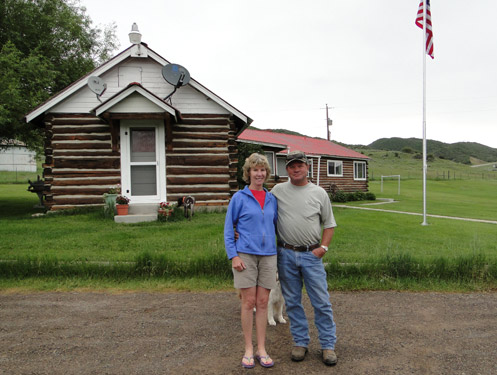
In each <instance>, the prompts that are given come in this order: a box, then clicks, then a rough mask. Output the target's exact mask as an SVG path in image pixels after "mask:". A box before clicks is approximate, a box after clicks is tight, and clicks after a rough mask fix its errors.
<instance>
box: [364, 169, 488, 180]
mask: <svg viewBox="0 0 497 375" xmlns="http://www.w3.org/2000/svg"><path fill="white" fill-rule="evenodd" d="M383 174H384V173H383ZM381 175H382V172H380V171H375V170H372V169H370V170H369V180H370V181H376V180H378V181H379V180H380V179H381ZM400 175H401V177H400V178H401V180H411V179H415V180H418V179H422V178H423V172H422V171H419V172H413V171H409V172H406V171H402V172H401V173H400ZM426 178H427V179H428V180H497V170H496V171H490V172H487V171H486V172H461V171H456V170H450V169H447V170H428V172H427V173H426Z"/></svg>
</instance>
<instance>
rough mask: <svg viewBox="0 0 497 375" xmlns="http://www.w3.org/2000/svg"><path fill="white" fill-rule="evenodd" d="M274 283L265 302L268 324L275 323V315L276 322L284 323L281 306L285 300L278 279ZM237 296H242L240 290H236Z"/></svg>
mask: <svg viewBox="0 0 497 375" xmlns="http://www.w3.org/2000/svg"><path fill="white" fill-rule="evenodd" d="M276 277H278V275H276ZM276 284H277V286H276V289H271V292H270V293H269V300H268V303H267V322H268V324H269V325H270V326H275V325H276V321H275V320H274V318H275V316H276V320H277V321H278V323H282V324H285V323H286V320H285V318H283V306H284V305H285V300H284V299H283V294H282V293H281V285H280V281H279V280H276ZM238 298H240V299H241V298H242V294H241V293H240V290H238ZM254 312H255V307H254Z"/></svg>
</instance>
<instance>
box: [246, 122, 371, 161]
mask: <svg viewBox="0 0 497 375" xmlns="http://www.w3.org/2000/svg"><path fill="white" fill-rule="evenodd" d="M238 140H239V141H242V142H243V141H248V142H252V143H259V144H267V143H274V144H279V145H283V146H286V149H285V150H283V151H281V153H288V152H290V151H296V150H299V151H303V152H305V153H306V155H310V156H313V155H315V156H336V157H340V158H348V159H363V160H364V159H369V157H367V156H366V155H363V154H361V153H359V152H356V151H354V150H350V149H348V148H346V147H343V146H340V145H337V144H336V143H333V142H331V141H328V140H326V139H322V138H312V137H307V136H301V135H293V134H285V133H276V132H272V131H269V130H255V129H245V130H244V131H243V133H241V134H240V135H239V136H238Z"/></svg>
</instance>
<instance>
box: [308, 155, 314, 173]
mask: <svg viewBox="0 0 497 375" xmlns="http://www.w3.org/2000/svg"><path fill="white" fill-rule="evenodd" d="M308 160H309V172H308V173H307V177H309V178H312V167H313V164H314V159H308Z"/></svg>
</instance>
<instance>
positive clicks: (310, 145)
mask: <svg viewBox="0 0 497 375" xmlns="http://www.w3.org/2000/svg"><path fill="white" fill-rule="evenodd" d="M237 141H238V142H245V143H252V144H257V145H260V146H261V147H262V149H263V150H264V152H265V154H266V156H267V158H268V161H269V164H270V165H271V170H272V175H271V178H270V179H269V181H268V183H267V186H268V187H269V188H272V187H273V186H274V185H275V184H276V183H278V182H284V181H287V180H288V176H287V174H286V168H285V155H286V154H287V153H288V152H290V151H296V150H299V151H303V152H305V154H306V155H307V157H308V159H309V164H310V168H309V179H310V180H311V181H312V182H314V183H315V184H316V185H319V186H321V187H323V188H324V189H325V190H326V191H332V190H335V189H339V190H342V191H345V192H355V191H362V192H366V191H368V161H369V157H367V156H366V155H363V154H361V153H359V152H356V151H354V150H350V149H348V148H346V147H343V146H340V145H338V144H336V143H333V142H330V141H328V140H326V139H321V138H312V137H306V136H301V135H293V134H286V133H279V132H272V131H268V130H257V129H246V130H244V131H243V133H242V134H240V136H239V137H238V139H237Z"/></svg>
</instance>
